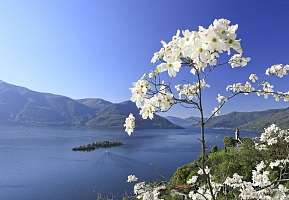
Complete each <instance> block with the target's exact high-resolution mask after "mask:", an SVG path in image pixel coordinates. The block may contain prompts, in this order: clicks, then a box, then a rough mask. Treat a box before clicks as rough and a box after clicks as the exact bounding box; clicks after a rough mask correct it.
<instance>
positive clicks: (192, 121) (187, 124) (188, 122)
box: [166, 116, 201, 128]
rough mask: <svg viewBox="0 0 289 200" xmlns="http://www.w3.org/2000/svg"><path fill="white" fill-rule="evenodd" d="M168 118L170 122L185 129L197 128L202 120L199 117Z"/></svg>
mask: <svg viewBox="0 0 289 200" xmlns="http://www.w3.org/2000/svg"><path fill="white" fill-rule="evenodd" d="M166 118H167V120H169V121H170V122H172V123H174V124H176V125H178V126H181V127H183V128H192V127H196V126H198V125H199V124H200V120H201V119H200V118H199V117H188V118H180V117H174V116H167V117H166Z"/></svg>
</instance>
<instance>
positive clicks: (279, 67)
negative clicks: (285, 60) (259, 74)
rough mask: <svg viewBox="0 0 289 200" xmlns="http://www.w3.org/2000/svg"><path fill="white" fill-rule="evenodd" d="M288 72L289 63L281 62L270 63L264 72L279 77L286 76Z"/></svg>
mask: <svg viewBox="0 0 289 200" xmlns="http://www.w3.org/2000/svg"><path fill="white" fill-rule="evenodd" d="M288 72H289V65H283V64H276V65H272V66H271V67H269V68H268V69H267V70H266V74H267V75H268V76H269V75H275V76H278V77H279V78H282V77H283V76H286V75H287V74H288Z"/></svg>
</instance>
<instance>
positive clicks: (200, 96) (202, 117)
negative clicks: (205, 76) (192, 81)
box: [197, 71, 215, 200]
mask: <svg viewBox="0 0 289 200" xmlns="http://www.w3.org/2000/svg"><path fill="white" fill-rule="evenodd" d="M197 77H198V81H199V96H198V97H199V110H200V114H201V144H202V170H203V174H205V176H207V184H208V186H209V190H210V193H211V196H212V199H213V200H215V195H214V192H213V188H212V184H211V180H210V175H209V174H207V173H206V172H205V167H206V140H205V116H204V110H203V103H202V87H201V78H200V74H199V72H198V71H197Z"/></svg>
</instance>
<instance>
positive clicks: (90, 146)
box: [72, 140, 123, 152]
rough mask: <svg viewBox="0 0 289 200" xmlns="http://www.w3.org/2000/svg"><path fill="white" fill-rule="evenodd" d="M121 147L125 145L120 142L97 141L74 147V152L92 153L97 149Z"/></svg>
mask: <svg viewBox="0 0 289 200" xmlns="http://www.w3.org/2000/svg"><path fill="white" fill-rule="evenodd" d="M121 145H123V143H122V142H120V141H108V140H105V141H97V142H93V143H90V144H86V145H81V146H78V147H74V148H72V151H85V152H90V151H95V150H96V149H101V148H111V147H117V146H121Z"/></svg>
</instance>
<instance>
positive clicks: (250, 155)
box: [170, 137, 261, 188]
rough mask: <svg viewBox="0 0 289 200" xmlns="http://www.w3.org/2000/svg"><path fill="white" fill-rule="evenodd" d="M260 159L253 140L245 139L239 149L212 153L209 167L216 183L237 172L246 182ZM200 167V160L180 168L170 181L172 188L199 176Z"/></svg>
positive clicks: (231, 148)
mask: <svg viewBox="0 0 289 200" xmlns="http://www.w3.org/2000/svg"><path fill="white" fill-rule="evenodd" d="M227 138H228V141H229V142H232V140H231V139H230V137H227ZM232 139H233V138H232ZM229 144H232V143H229ZM214 149H215V148H214ZM260 159H261V156H260V155H259V153H258V151H257V150H256V149H255V147H254V142H253V140H252V139H250V138H243V139H242V144H241V145H240V147H238V148H233V147H231V146H230V148H227V149H221V150H217V151H211V153H210V154H209V156H208V159H207V165H208V166H210V168H211V172H212V174H213V175H214V181H216V182H222V181H224V180H225V179H226V177H228V176H232V175H233V174H234V173H236V172H238V174H239V175H241V176H244V180H250V179H251V176H252V170H253V169H254V168H255V166H256V164H257V163H258V162H259V161H260ZM199 166H200V159H198V160H196V161H194V162H192V163H190V164H187V165H184V166H182V167H180V168H178V169H177V171H176V172H175V174H174V175H173V176H172V178H171V180H170V186H171V188H175V187H176V186H178V185H184V184H186V181H187V180H188V179H189V178H191V177H192V176H195V175H197V171H198V170H199Z"/></svg>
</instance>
